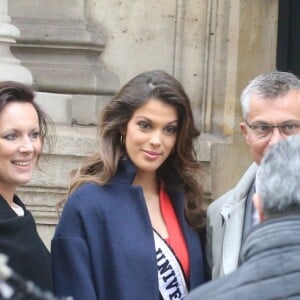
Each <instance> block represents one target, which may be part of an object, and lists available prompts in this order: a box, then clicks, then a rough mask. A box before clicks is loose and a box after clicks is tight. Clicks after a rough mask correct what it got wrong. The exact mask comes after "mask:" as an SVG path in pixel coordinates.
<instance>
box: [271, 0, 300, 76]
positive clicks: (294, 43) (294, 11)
mask: <svg viewBox="0 0 300 300" xmlns="http://www.w3.org/2000/svg"><path fill="white" fill-rule="evenodd" d="M276 65H277V69H278V70H280V71H288V72H292V73H294V74H296V75H297V76H298V77H300V1H299V0H279V15H278V38H277V62H276Z"/></svg>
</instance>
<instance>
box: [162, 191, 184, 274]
mask: <svg viewBox="0 0 300 300" xmlns="http://www.w3.org/2000/svg"><path fill="white" fill-rule="evenodd" d="M159 200H160V209H161V213H162V216H163V219H164V221H165V224H166V226H167V230H168V234H169V238H168V239H165V241H166V242H167V243H168V245H169V246H170V247H171V248H172V250H173V252H174V253H175V255H176V257H177V259H178V260H179V261H180V264H181V266H182V268H183V271H184V274H185V276H186V278H189V274H190V259H189V254H188V249H187V245H186V242H185V239H184V236H183V232H182V229H181V227H180V224H179V222H178V219H177V216H176V214H175V211H174V208H173V206H172V203H171V200H170V197H169V195H168V194H167V193H166V191H165V190H164V188H163V186H162V185H161V187H160V195H159Z"/></svg>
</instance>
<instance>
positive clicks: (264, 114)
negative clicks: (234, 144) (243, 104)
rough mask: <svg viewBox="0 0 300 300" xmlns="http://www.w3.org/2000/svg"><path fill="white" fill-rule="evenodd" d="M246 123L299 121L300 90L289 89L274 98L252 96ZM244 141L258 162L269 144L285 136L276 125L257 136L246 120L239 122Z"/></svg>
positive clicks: (270, 123)
mask: <svg viewBox="0 0 300 300" xmlns="http://www.w3.org/2000/svg"><path fill="white" fill-rule="evenodd" d="M246 121H247V122H248V124H250V125H253V124H268V125H280V124H285V123H291V124H292V123H295V122H296V123H299V122H300V91H299V90H290V91H289V92H288V93H287V94H286V95H284V96H279V97H277V98H275V99H262V98H260V97H259V96H253V97H252V98H251V101H250V109H249V114H248V116H247V119H246ZM240 128H241V130H242V132H243V134H244V137H245V140H246V143H247V144H248V145H249V146H250V150H251V154H252V157H253V160H254V161H255V162H256V163H257V164H260V161H261V159H262V157H263V155H264V153H265V152H266V151H267V150H268V148H269V147H270V146H272V145H273V144H275V143H277V142H278V141H280V140H282V139H284V138H286V135H284V134H281V133H280V131H279V129H278V128H277V127H275V128H273V132H271V133H270V134H268V135H267V136H265V137H258V136H257V135H256V134H255V133H254V130H253V129H251V128H250V127H249V126H247V124H246V122H241V123H240Z"/></svg>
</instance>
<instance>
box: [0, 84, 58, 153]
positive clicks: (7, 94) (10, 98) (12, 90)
mask: <svg viewBox="0 0 300 300" xmlns="http://www.w3.org/2000/svg"><path fill="white" fill-rule="evenodd" d="M34 97H35V94H34V90H33V87H32V86H30V85H25V84H23V83H20V82H16V81H1V82H0V113H1V111H2V110H3V109H4V107H5V106H6V105H7V104H8V103H10V102H23V103H31V104H32V106H33V107H34V109H35V110H36V113H37V115H38V120H39V127H40V139H41V142H42V145H44V144H45V142H46V143H47V145H48V148H49V150H50V149H52V147H53V142H54V140H53V137H50V136H49V135H48V133H49V131H50V126H51V127H52V129H53V128H54V123H53V121H52V120H51V118H50V117H49V116H48V115H47V114H46V113H45V112H44V111H43V109H42V108H41V107H40V106H39V105H38V104H37V103H36V102H35V100H34Z"/></svg>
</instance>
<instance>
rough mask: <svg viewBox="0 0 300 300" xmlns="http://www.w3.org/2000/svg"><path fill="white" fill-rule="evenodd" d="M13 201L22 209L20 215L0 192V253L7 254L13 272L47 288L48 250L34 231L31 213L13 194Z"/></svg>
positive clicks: (48, 275)
mask: <svg viewBox="0 0 300 300" xmlns="http://www.w3.org/2000/svg"><path fill="white" fill-rule="evenodd" d="M14 202H15V203H16V204H18V205H20V206H21V207H22V208H23V209H24V212H25V214H24V216H23V217H18V216H17V214H16V213H15V212H14V210H13V209H12V208H11V207H10V206H9V205H8V203H7V202H6V201H5V200H4V199H3V198H2V197H1V195H0V253H3V254H5V255H7V256H8V259H9V261H8V265H9V266H10V267H11V268H12V269H13V271H15V272H16V273H18V274H19V275H21V276H23V277H24V278H25V279H26V280H31V281H33V282H34V283H35V284H36V285H37V286H38V287H40V288H41V289H42V290H48V291H51V290H52V275H51V259H50V253H49V251H48V250H47V248H46V247H45V245H44V244H43V242H42V240H41V239H40V237H39V235H38V233H37V230H36V224H35V221H34V219H33V217H32V215H31V213H30V212H29V211H28V210H27V209H26V208H25V206H24V204H23V203H22V202H21V200H20V199H19V198H18V197H17V196H14Z"/></svg>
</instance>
